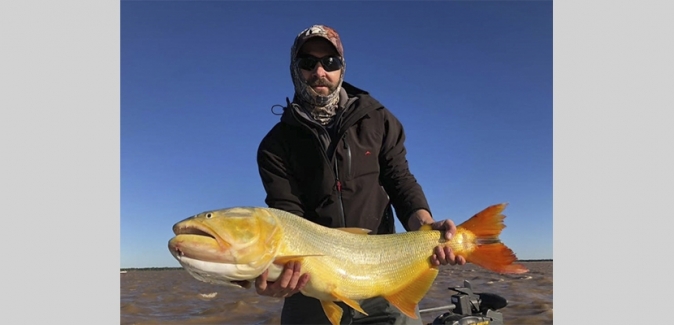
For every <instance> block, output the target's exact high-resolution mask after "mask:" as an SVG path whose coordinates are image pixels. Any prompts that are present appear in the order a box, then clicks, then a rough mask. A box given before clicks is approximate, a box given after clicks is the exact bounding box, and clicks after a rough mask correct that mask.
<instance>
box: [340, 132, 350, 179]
mask: <svg viewBox="0 0 674 325" xmlns="http://www.w3.org/2000/svg"><path fill="white" fill-rule="evenodd" d="M342 142H344V149H345V150H346V175H348V176H349V177H351V176H352V175H351V147H349V143H348V142H346V132H344V135H343V136H342Z"/></svg>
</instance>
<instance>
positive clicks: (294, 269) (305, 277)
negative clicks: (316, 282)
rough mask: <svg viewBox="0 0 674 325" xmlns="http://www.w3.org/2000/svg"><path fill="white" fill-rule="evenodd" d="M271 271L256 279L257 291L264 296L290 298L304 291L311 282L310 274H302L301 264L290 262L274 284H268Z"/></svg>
mask: <svg viewBox="0 0 674 325" xmlns="http://www.w3.org/2000/svg"><path fill="white" fill-rule="evenodd" d="M268 273H269V270H267V271H264V273H262V274H261V275H260V276H259V277H257V278H256V279H255V290H256V291H257V293H258V294H260V295H263V296H270V297H276V298H286V297H290V296H292V295H294V294H296V293H298V292H300V290H302V288H304V286H305V285H306V284H307V282H309V274H301V266H300V263H299V262H288V263H286V265H285V266H284V267H283V271H281V274H280V275H279V277H278V279H276V281H274V282H267V275H268Z"/></svg>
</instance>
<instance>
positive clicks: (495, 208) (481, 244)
mask: <svg viewBox="0 0 674 325" xmlns="http://www.w3.org/2000/svg"><path fill="white" fill-rule="evenodd" d="M506 205H507V204H505V203H502V204H496V205H492V206H490V207H488V208H486V209H484V210H482V211H481V212H479V213H477V214H476V215H474V216H473V217H472V218H470V219H468V220H467V221H466V222H464V223H462V224H460V225H459V226H458V227H457V228H463V229H465V230H468V231H470V232H472V233H473V234H475V236H476V239H475V241H476V244H477V248H475V250H474V251H472V252H471V253H470V254H469V255H468V256H466V257H465V258H466V261H467V262H469V263H473V264H476V265H479V266H481V267H483V268H485V269H488V270H491V271H494V272H498V273H515V274H518V273H526V272H528V271H529V270H527V269H526V268H525V267H524V266H523V265H520V264H513V262H515V261H516V260H517V257H516V256H515V254H514V253H513V251H512V250H511V249H510V248H508V247H507V246H506V245H504V244H503V243H501V240H500V239H499V238H498V236H499V235H500V234H501V230H503V228H505V224H503V219H504V218H505V216H504V215H503V214H501V212H503V210H504V209H505V207H506Z"/></svg>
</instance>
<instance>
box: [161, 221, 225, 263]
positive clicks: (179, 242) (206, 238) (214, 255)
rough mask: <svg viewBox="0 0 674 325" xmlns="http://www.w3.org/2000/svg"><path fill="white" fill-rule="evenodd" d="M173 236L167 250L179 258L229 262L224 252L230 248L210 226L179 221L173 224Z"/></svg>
mask: <svg viewBox="0 0 674 325" xmlns="http://www.w3.org/2000/svg"><path fill="white" fill-rule="evenodd" d="M173 233H174V234H175V236H174V237H173V238H171V240H170V241H169V250H170V251H171V254H173V256H174V257H175V258H176V259H178V260H180V259H181V258H184V257H188V258H192V259H197V260H202V261H208V262H220V263H222V262H225V263H227V262H229V261H230V259H229V258H227V255H228V254H226V252H227V250H228V249H229V248H230V245H229V244H227V243H226V242H225V241H224V240H222V238H220V236H218V235H217V234H216V233H215V232H214V231H213V230H211V229H210V228H208V227H206V226H204V225H201V224H198V223H192V222H180V223H177V224H175V225H174V226H173Z"/></svg>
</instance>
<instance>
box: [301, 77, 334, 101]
mask: <svg viewBox="0 0 674 325" xmlns="http://www.w3.org/2000/svg"><path fill="white" fill-rule="evenodd" d="M338 84H339V81H336V82H334V83H330V81H328V79H326V78H319V77H313V78H311V79H309V80H307V85H309V87H327V88H328V89H327V90H325V89H321V90H319V91H317V90H316V89H313V88H311V90H312V91H313V92H315V93H317V94H318V95H322V96H325V95H328V94H331V93H332V92H334V91H335V90H336V89H337V87H338Z"/></svg>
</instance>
